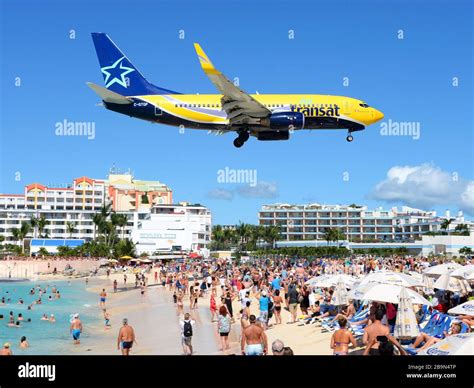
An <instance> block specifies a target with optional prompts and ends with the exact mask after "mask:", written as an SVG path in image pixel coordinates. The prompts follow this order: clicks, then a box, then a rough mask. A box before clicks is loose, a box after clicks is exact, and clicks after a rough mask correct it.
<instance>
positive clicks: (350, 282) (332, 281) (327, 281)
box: [311, 274, 357, 288]
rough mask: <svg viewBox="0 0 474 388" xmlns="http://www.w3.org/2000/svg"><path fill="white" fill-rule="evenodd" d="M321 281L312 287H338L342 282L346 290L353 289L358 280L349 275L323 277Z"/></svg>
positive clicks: (314, 283)
mask: <svg viewBox="0 0 474 388" xmlns="http://www.w3.org/2000/svg"><path fill="white" fill-rule="evenodd" d="M323 276H324V277H321V279H318V280H316V281H314V282H313V283H312V284H311V285H312V286H313V287H317V288H329V287H336V285H337V283H338V282H342V283H343V284H344V285H345V286H346V288H352V287H353V286H354V283H355V282H356V280H357V279H356V278H354V277H353V276H349V275H343V274H339V275H323Z"/></svg>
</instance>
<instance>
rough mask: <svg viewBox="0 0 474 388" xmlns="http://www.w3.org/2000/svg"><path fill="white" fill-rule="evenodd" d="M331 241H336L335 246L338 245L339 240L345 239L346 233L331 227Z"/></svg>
mask: <svg viewBox="0 0 474 388" xmlns="http://www.w3.org/2000/svg"><path fill="white" fill-rule="evenodd" d="M332 237H333V241H336V242H337V246H338V247H339V240H345V239H346V235H345V234H344V233H343V232H342V230H340V229H333V236H332Z"/></svg>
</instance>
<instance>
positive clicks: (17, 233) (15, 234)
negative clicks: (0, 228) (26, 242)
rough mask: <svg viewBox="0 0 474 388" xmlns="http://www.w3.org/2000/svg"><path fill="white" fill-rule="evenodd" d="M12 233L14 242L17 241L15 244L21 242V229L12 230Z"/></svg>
mask: <svg viewBox="0 0 474 388" xmlns="http://www.w3.org/2000/svg"><path fill="white" fill-rule="evenodd" d="M11 232H12V237H13V241H15V242H17V241H19V240H20V229H18V228H12V230H11Z"/></svg>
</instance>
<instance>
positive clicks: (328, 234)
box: [323, 228, 334, 245]
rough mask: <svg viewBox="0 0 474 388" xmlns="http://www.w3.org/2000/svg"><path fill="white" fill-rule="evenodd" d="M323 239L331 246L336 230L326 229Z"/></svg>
mask: <svg viewBox="0 0 474 388" xmlns="http://www.w3.org/2000/svg"><path fill="white" fill-rule="evenodd" d="M323 238H324V239H325V240H326V241H327V242H328V245H329V243H330V242H331V241H333V240H334V229H332V228H326V230H325V231H324V234H323Z"/></svg>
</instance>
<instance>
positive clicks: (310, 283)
mask: <svg viewBox="0 0 474 388" xmlns="http://www.w3.org/2000/svg"><path fill="white" fill-rule="evenodd" d="M328 277H329V275H319V276H315V277H312V278H311V279H309V280H307V281H306V283H305V284H306V285H308V286H314V285H315V284H316V283H318V282H319V281H321V280H323V279H326V278H328Z"/></svg>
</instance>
